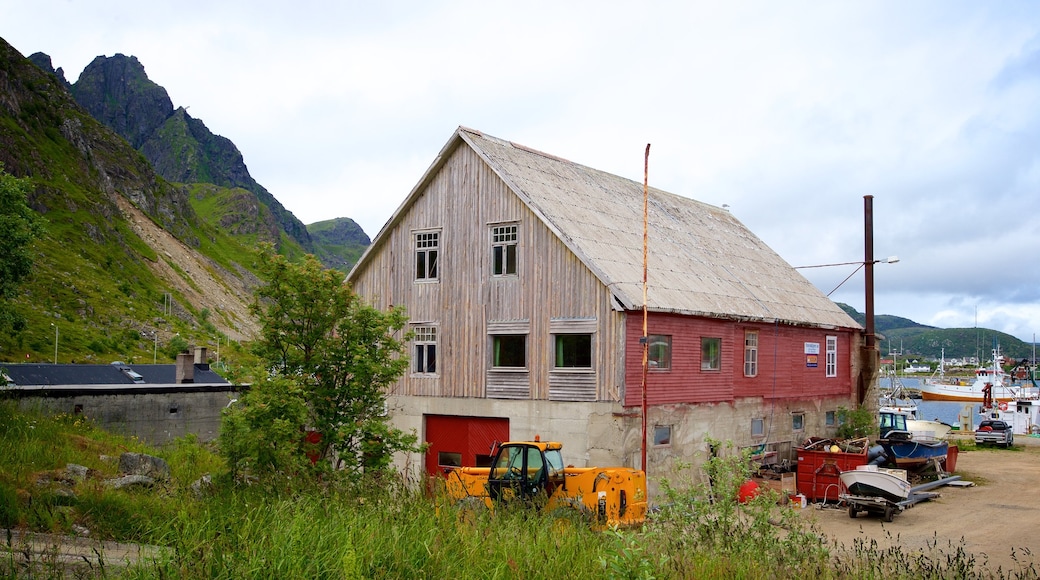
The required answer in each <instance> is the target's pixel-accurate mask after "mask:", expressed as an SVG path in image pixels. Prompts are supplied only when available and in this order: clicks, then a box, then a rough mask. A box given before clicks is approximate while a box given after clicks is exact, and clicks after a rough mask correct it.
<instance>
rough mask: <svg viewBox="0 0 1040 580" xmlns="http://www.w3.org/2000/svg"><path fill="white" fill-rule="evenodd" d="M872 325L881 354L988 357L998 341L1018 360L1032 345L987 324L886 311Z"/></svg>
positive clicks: (859, 318) (861, 318) (861, 319)
mask: <svg viewBox="0 0 1040 580" xmlns="http://www.w3.org/2000/svg"><path fill="white" fill-rule="evenodd" d="M838 306H840V307H841V308H842V310H844V311H845V312H847V313H848V314H849V316H851V317H852V319H853V320H855V321H856V322H858V323H860V324H865V322H866V315H865V314H864V313H862V312H859V311H857V310H856V309H855V308H853V307H851V306H849V305H848V304H842V303H839V304H838ZM874 328H875V331H876V332H877V334H878V345H879V346H880V348H881V354H883V355H887V354H889V353H890V352H897V353H899V354H900V355H901V356H910V357H923V358H928V359H933V360H939V358H940V357H942V356H943V355H944V354H945V356H946V358H948V359H949V358H962V359H963V358H966V357H977V358H978V359H979V360H987V359H990V358H991V355H990V353H991V351H992V350H993V348H994V347H995V345H999V346H1000V352H1001V353H1003V354H1004V356H1006V357H1007V358H1010V359H1015V360H1022V359H1028V358H1031V357H1032V356H1033V345H1031V344H1029V343H1026V342H1023V341H1021V340H1019V339H1017V338H1015V337H1014V336H1011V335H1010V334H1005V333H1003V332H1000V331H997V330H992V329H989V328H936V327H934V326H927V325H924V324H918V323H916V322H914V321H913V320H910V319H908V318H902V317H899V316H892V315H888V314H876V315H875V316H874Z"/></svg>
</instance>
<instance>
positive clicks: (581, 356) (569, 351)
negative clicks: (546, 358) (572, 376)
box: [554, 334, 592, 369]
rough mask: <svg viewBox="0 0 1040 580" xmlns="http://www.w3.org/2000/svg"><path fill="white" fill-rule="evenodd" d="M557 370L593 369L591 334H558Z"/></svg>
mask: <svg viewBox="0 0 1040 580" xmlns="http://www.w3.org/2000/svg"><path fill="white" fill-rule="evenodd" d="M554 366H555V367H556V368H558V369H562V368H579V369H591V368H592V335H591V334H557V335H556V356H555V365H554Z"/></svg>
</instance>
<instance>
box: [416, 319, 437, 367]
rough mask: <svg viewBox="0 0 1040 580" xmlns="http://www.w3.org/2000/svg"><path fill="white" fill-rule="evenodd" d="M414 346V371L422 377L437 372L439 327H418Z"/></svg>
mask: <svg viewBox="0 0 1040 580" xmlns="http://www.w3.org/2000/svg"><path fill="white" fill-rule="evenodd" d="M413 337H414V338H413V339H412V344H413V345H414V351H413V352H414V356H413V357H412V365H413V366H412V371H413V372H415V373H416V374H420V375H432V374H434V373H436V372H437V327H436V326H416V327H415V329H414V334H413Z"/></svg>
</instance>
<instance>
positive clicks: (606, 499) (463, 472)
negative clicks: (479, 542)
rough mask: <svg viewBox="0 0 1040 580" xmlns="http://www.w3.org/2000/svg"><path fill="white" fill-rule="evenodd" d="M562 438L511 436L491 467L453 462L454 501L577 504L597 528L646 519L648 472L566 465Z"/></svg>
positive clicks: (449, 476)
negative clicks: (518, 438) (522, 439)
mask: <svg viewBox="0 0 1040 580" xmlns="http://www.w3.org/2000/svg"><path fill="white" fill-rule="evenodd" d="M562 448H563V445H562V444H561V443H557V442H550V441H541V440H540V438H539V437H538V436H535V439H534V441H509V442H506V443H502V444H501V445H499V446H498V449H497V450H496V452H495V453H494V459H493V461H492V463H491V467H452V468H448V469H447V470H446V471H445V488H446V491H447V494H448V497H449V498H450V499H451V500H453V501H455V502H465V503H474V502H480V503H483V504H484V505H485V506H486V507H488V508H489V509H494V506H495V504H496V503H499V502H508V501H516V500H521V501H524V502H527V503H530V504H532V505H540V506H543V509H545V510H547V511H549V512H552V513H557V510H560V509H562V508H568V509H575V510H578V512H580V513H581V514H583V515H585V516H586V518H587V519H588V520H590V523H591V525H592V526H593V527H594V528H596V529H605V528H609V527H633V526H638V525H641V524H642V523H643V521H644V520H645V519H646V511H647V497H646V474H645V473H644V472H643V471H642V470H639V469H632V468H628V467H564V464H563V455H562V454H561V453H560V450H561V449H562Z"/></svg>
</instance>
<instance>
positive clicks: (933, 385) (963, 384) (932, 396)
mask: <svg viewBox="0 0 1040 580" xmlns="http://www.w3.org/2000/svg"><path fill="white" fill-rule="evenodd" d="M939 368H940V370H941V369H942V364H940V365H939ZM1017 396H1018V391H1017V389H1015V388H1014V387H1012V386H1011V382H1010V380H1009V379H1008V377H1007V375H1006V374H1005V373H1004V369H1002V368H1000V354H999V350H998V349H994V350H993V366H992V367H984V368H980V369H978V370H977V371H975V379H974V380H973V381H953V380H947V379H945V378H944V377H942V375H940V378H939V379H938V380H936V379H925V381H924V382H923V383H922V384H921V399H923V400H925V401H967V402H971V403H981V404H983V405H985V406H987V407H989V406H991V404H992V403H993V402H1001V401H1004V402H1006V401H1011V400H1014V399H1015V398H1016V397H1017Z"/></svg>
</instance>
